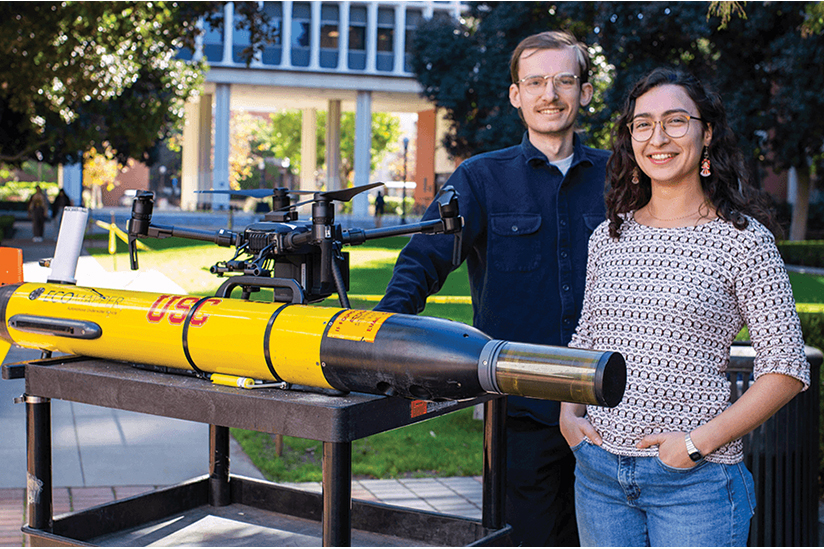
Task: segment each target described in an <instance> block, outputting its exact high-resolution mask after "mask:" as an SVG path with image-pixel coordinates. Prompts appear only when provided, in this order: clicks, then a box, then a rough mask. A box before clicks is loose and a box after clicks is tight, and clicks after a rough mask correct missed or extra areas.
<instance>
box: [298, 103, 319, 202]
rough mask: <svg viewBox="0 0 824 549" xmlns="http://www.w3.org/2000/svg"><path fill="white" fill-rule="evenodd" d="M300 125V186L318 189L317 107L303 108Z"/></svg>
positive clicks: (310, 189)
mask: <svg viewBox="0 0 824 549" xmlns="http://www.w3.org/2000/svg"><path fill="white" fill-rule="evenodd" d="M302 113H303V115H302V116H301V125H300V188H301V190H304V191H316V190H318V188H317V182H316V181H315V170H316V169H317V165H318V141H317V138H316V134H317V129H318V112H317V110H315V109H303V111H302Z"/></svg>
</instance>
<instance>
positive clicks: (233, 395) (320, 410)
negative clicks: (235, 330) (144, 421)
mask: <svg viewBox="0 0 824 549" xmlns="http://www.w3.org/2000/svg"><path fill="white" fill-rule="evenodd" d="M22 375H25V379H26V394H25V395H24V397H23V400H24V401H25V402H26V418H27V444H28V448H27V456H28V463H27V468H28V524H27V526H25V527H24V528H23V531H24V532H25V533H26V534H27V535H28V536H29V538H30V542H31V543H33V544H41V543H42V544H45V545H51V546H53V545H55V544H66V545H87V544H89V543H93V542H90V541H89V540H94V539H95V538H99V537H101V536H106V535H110V534H112V533H114V532H118V531H121V530H125V529H129V528H135V527H137V526H139V525H141V524H145V523H147V522H149V521H156V520H160V519H162V518H163V517H166V516H169V515H170V514H173V513H179V512H182V511H185V510H187V509H193V508H195V507H197V506H201V505H209V506H212V507H215V508H217V507H223V506H228V505H232V504H241V505H249V506H252V507H255V508H258V509H265V510H267V511H272V512H275V513H283V514H287V515H292V516H296V517H300V518H301V519H309V520H313V521H320V522H321V528H322V540H323V545H324V546H348V545H351V543H352V529H353V528H357V529H360V530H366V531H369V532H376V533H381V534H387V535H392V536H401V537H405V538H408V539H409V540H410V541H411V543H412V544H414V545H419V544H423V543H432V544H445V545H452V546H454V545H485V544H492V543H495V544H500V543H506V542H507V539H508V534H509V529H510V528H509V526H507V525H506V522H505V518H504V500H505V492H504V482H505V478H504V477H505V465H506V463H505V460H506V450H505V440H504V436H505V435H504V424H505V418H506V400H505V398H504V397H498V396H493V395H487V396H483V397H479V398H475V399H471V400H466V401H447V402H426V401H411V400H407V399H403V398H398V397H385V396H375V395H367V394H360V393H350V394H348V395H345V396H327V395H322V394H316V393H311V392H296V391H283V390H279V389H255V390H245V389H240V388H232V387H225V386H219V385H213V384H211V383H209V382H207V381H204V380H202V379H198V378H195V377H189V376H182V375H173V374H169V373H163V372H156V371H146V370H142V369H137V368H133V367H131V366H130V365H128V364H123V363H118V362H112V361H106V360H99V359H90V358H85V357H60V358H52V359H42V360H36V361H32V362H29V363H26V364H25V365H17V366H11V367H7V366H4V377H6V378H10V377H20V376H22ZM53 398H56V399H61V400H67V401H73V402H81V403H85V404H92V405H96V406H103V407H108V408H115V409H120V410H128V411H133V412H141V413H146V414H153V415H159V416H164V417H170V418H177V419H184V420H189V421H196V422H200V423H208V424H209V426H210V427H209V437H210V445H209V447H210V461H209V463H210V467H209V469H210V471H209V475H208V477H206V476H204V477H202V478H199V479H192V480H190V481H187V482H184V483H181V484H179V485H176V486H172V487H169V488H165V489H161V490H156V491H153V492H149V493H147V494H144V495H140V496H136V497H134V498H130V499H127V500H122V501H119V502H114V503H111V504H107V505H102V506H99V507H95V508H92V509H89V510H86V511H82V512H78V513H73V514H70V515H66V516H63V517H61V518H59V519H57V520H55V519H54V518H53V516H52V509H53V508H52V469H51V460H52V458H51V405H50V399H53ZM479 403H483V404H484V412H485V414H484V417H485V419H484V456H483V463H484V472H483V504H482V506H483V508H482V517H483V518H482V520H481V521H480V522H478V521H473V520H469V519H464V518H460V517H454V516H449V515H441V514H437V513H427V512H422V511H413V510H410V509H404V508H399V507H393V506H389V505H382V504H374V503H367V502H359V501H354V502H353V500H352V497H351V478H352V475H351V471H352V468H351V457H352V441H354V440H357V439H360V438H363V437H367V436H369V435H373V434H376V433H381V432H384V431H388V430H391V429H395V428H398V427H403V426H405V425H410V424H413V423H416V422H419V421H422V420H425V419H429V418H432V417H436V416H440V415H443V414H446V413H449V412H453V411H457V410H460V409H463V408H467V407H470V406H474V405H475V404H479ZM230 427H236V428H241V429H248V430H254V431H260V432H267V433H273V434H281V435H287V436H294V437H300V438H306V439H312V440H318V441H322V442H323V465H322V468H323V482H322V485H323V491H322V496H319V495H317V494H310V493H308V492H303V491H300V490H293V489H288V488H286V487H282V486H277V485H275V484H273V483H268V482H263V481H256V480H253V479H248V478H244V477H239V476H233V475H230V473H229V428H230Z"/></svg>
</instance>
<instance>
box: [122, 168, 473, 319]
mask: <svg viewBox="0 0 824 549" xmlns="http://www.w3.org/2000/svg"><path fill="white" fill-rule="evenodd" d="M382 185H383V183H371V184H368V185H361V186H358V187H351V188H347V189H341V190H334V191H318V192H314V191H293V190H289V189H286V188H283V187H278V188H275V189H251V190H211V191H199V192H202V193H221V194H233V195H241V196H247V197H249V196H250V197H254V198H268V197H271V198H272V211H271V212H268V213H267V214H265V216H264V218H263V220H262V221H260V222H257V223H253V224H251V225H248V226H247V227H246V228H245V229H244V230H243V231H241V232H233V231H230V230H227V229H219V230H217V231H205V230H200V229H189V228H178V227H172V226H166V225H156V224H154V223H152V212H153V209H154V193H153V192H151V191H138V193H137V195H136V196H135V199H134V202H133V204H132V212H131V218H130V219H129V223H128V232H129V260H130V265H131V268H132V270H137V268H138V258H137V240H138V238H147V237H148V238H168V237H173V236H174V237H180V238H186V239H191V240H199V241H205V242H212V243H214V244H217V245H218V246H224V247H234V248H235V253H234V256H233V257H232V258H230V259H228V260H226V261H219V262H217V263H216V264H215V265H213V266H212V267H211V268H210V272H211V273H212V274H215V275H217V276H218V277H224V276H225V277H226V281H225V282H223V284H222V285H221V286H220V288H219V290H218V292H217V297H229V296H230V295H231V293H232V290H233V289H235V288H238V287H239V288H241V289H242V292H243V293H242V298H244V299H248V298H249V297H250V295H251V294H252V293H253V292H257V291H259V290H260V289H261V288H272V289H273V292H274V300H275V301H276V302H286V303H290V302H291V303H304V304H305V303H317V302H319V301H323V300H324V299H326V298H328V297H330V296H331V295H332V294H333V293H337V295H338V299H339V301H340V304H341V307H344V308H349V307H350V305H349V298H348V296H347V291H348V289H349V254H348V253H347V252H344V251H343V246H344V245H358V244H362V243H364V242H366V241H367V240H372V239H376V238H386V237H390V236H400V235H412V234H451V235H454V237H455V242H454V248H453V258H452V259H453V263H454V264H455V265H456V266H457V265H458V264H459V263H460V240H461V236H460V235H461V231H462V229H463V218H462V217H461V216H460V214H459V210H458V193H457V191H455V189H454V188H453V187H452V186H451V185H447V186H445V187H443V188H442V189H441V191H440V192H439V193H438V195H437V196H436V198H435V200H436V201H437V204H438V213H439V218H438V219H432V220H427V221H421V222H419V223H411V224H406V225H400V226H397V227H385V228H377V229H359V228H349V229H343V228H342V227H341V225H340V224H337V223H335V208H334V202H336V201H337V202H348V201H349V200H351V199H352V198H354V197H355V196H357V195H358V194H360V193H362V192H364V191H368V190H370V189H374V188H375V187H380V186H382ZM299 194H312V195H313V196H312V198H310V199H309V200H305V201H302V202H297V203H294V204H293V203H292V195H299ZM307 204H311V205H312V217H311V219H310V220H304V221H301V220H300V219H299V214H298V211H297V208H298V207H300V206H304V205H307Z"/></svg>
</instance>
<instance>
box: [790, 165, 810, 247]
mask: <svg viewBox="0 0 824 549" xmlns="http://www.w3.org/2000/svg"><path fill="white" fill-rule="evenodd" d="M797 170H798V193H797V194H796V197H795V204H794V205H793V218H792V222H791V223H790V240H804V237H805V236H806V234H807V217H808V215H809V211H810V168H809V166H803V167H799V168H797Z"/></svg>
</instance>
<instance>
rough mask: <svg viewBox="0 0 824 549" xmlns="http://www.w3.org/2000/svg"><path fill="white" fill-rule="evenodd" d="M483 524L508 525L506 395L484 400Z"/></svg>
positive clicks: (490, 525)
mask: <svg viewBox="0 0 824 549" xmlns="http://www.w3.org/2000/svg"><path fill="white" fill-rule="evenodd" d="M481 512H482V524H483V525H484V527H485V528H489V529H492V530H500V529H501V528H504V527H505V526H506V397H500V398H496V399H493V400H489V401H487V402H485V403H484V463H483V500H482V510H481Z"/></svg>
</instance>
